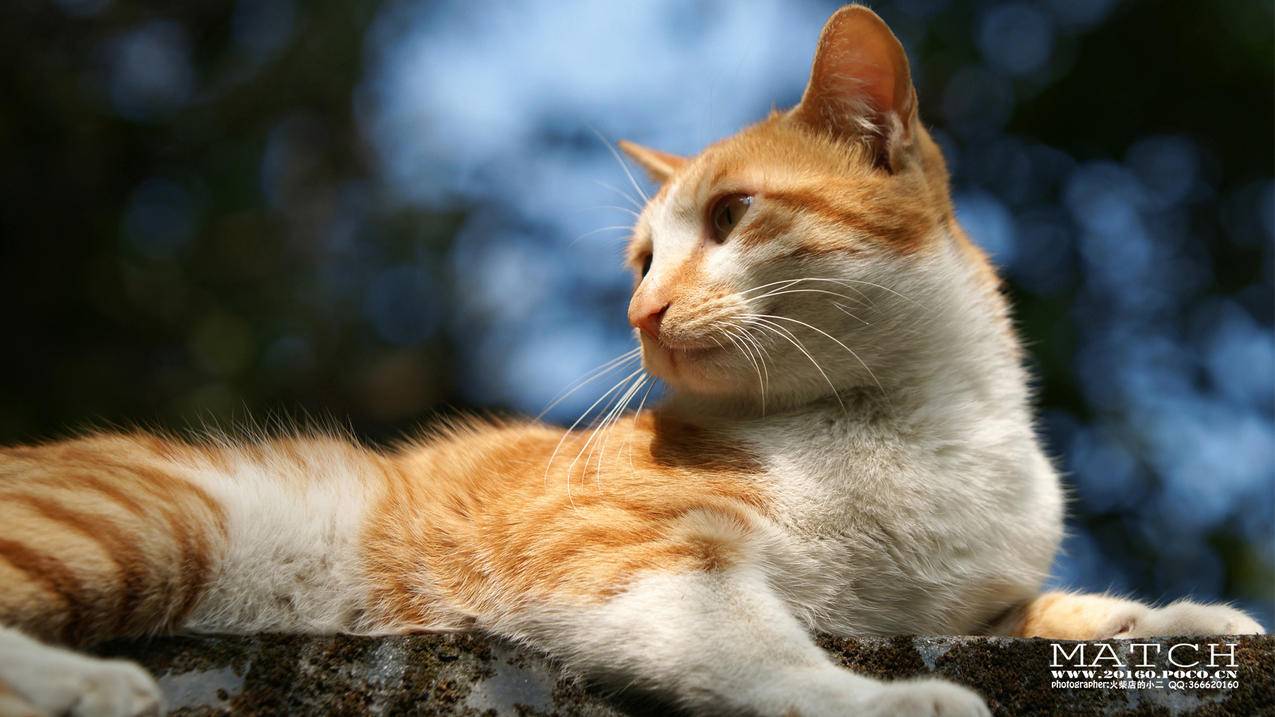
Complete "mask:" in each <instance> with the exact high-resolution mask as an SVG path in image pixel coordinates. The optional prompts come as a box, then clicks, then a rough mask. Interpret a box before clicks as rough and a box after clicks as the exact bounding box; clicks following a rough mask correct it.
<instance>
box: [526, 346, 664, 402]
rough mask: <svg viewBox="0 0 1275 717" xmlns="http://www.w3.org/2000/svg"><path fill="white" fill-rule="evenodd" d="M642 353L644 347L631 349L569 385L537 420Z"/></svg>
mask: <svg viewBox="0 0 1275 717" xmlns="http://www.w3.org/2000/svg"><path fill="white" fill-rule="evenodd" d="M641 353H642V347H640V346H639V347H635V348H632V349H629V350H628V351H625V352H624V353H622V354H620V355H619V356H616V357H615V358H613V359H611V360H609V361H607V362H606V363H604V364H602V365H601V366H598V367H597V368H595V369H593V370H591V371H589V372H588V373H586V374H585V375H584V376H582V377H580V378H578V379H576V380H575V381H574V382H573V383H571V384H570V385H568V386H567V388H565V389H563V392H562V393H559V394H558V395H557V396H555V397H554V398H553V400H552V402H551V403H550V404H549V405H547V406H545V407H544V410H542V411H540V413H538V414H536V418H537V419H541V418H544V417H545V414H547V413H549V412H550V411H552V410H553V409H554V408H556V407H557V406H558V404H560V403H562V402H563V401H565V400H567V399H568V398H570V397H571V396H572V394H574V393H575V392H576V391H579V390H580V389H582V388H584V387H585V386H587V385H589V384H591V383H593V382H594V381H596V380H598V379H599V378H602V377H603V376H605V375H606V374H608V373H610V372H611V371H614V370H616V369H617V368H619V367H621V366H624V365H625V364H628V363H632V362H633V361H635V360H637V359H639V358H640V357H641Z"/></svg>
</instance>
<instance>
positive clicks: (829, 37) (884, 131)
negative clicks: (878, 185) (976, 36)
mask: <svg viewBox="0 0 1275 717" xmlns="http://www.w3.org/2000/svg"><path fill="white" fill-rule="evenodd" d="M791 115H792V116H793V117H794V118H795V119H797V120H798V121H801V122H804V123H806V124H809V125H812V126H815V127H818V128H820V129H822V130H827V131H830V132H832V133H833V134H836V135H838V136H843V137H854V138H859V139H863V140H866V141H868V142H871V143H872V145H873V147H874V149H875V150H876V151H877V159H878V161H879V162H881V163H883V164H884V165H885V166H886V167H887V168H891V169H897V168H898V161H899V160H900V159H901V158H900V157H898V156H896V155H897V153H898V152H900V151H901V150H903V149H904V148H906V147H907V146H908V145H909V144H910V143H911V140H912V136H913V134H914V125H915V123H916V90H915V89H913V88H912V73H911V71H910V70H909V69H908V58H907V54H906V53H904V52H903V45H901V44H900V43H899V39H898V38H897V37H895V36H894V33H893V32H891V31H890V28H889V27H888V26H887V25H886V24H885V21H884V20H882V19H881V18H880V17H879V16H878V15H877V14H876V13H874V12H872V11H871V10H869V9H867V8H866V7H863V6H860V5H850V6H847V7H843V8H841V9H840V10H838V11H837V12H836V13H835V14H834V15H833V16H832V17H831V18H830V19H829V20H828V23H827V24H826V25H824V27H823V32H822V33H821V34H820V35H819V46H818V48H817V49H816V50H815V62H814V66H813V67H812V68H811V70H810V81H809V83H807V84H806V91H805V93H804V94H802V96H801V104H799V105H797V106H796V107H795V108H793V110H792V112H791Z"/></svg>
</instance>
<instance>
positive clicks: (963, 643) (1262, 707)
mask: <svg viewBox="0 0 1275 717" xmlns="http://www.w3.org/2000/svg"><path fill="white" fill-rule="evenodd" d="M1135 642H1136V643H1158V644H1159V645H1161V646H1162V648H1161V649H1160V650H1159V653H1160V654H1159V656H1158V657H1155V652H1156V650H1155V648H1138V649H1139V650H1141V651H1145V652H1148V653H1150V654H1151V655H1152V659H1153V661H1155V662H1156V666H1155V667H1153V668H1150V670H1151V671H1153V672H1155V673H1157V674H1158V673H1159V672H1160V671H1161V670H1165V669H1174V668H1173V667H1172V666H1171V665H1169V663H1168V662H1167V650H1168V648H1169V647H1170V646H1172V645H1174V644H1178V643H1189V644H1191V645H1201V648H1200V652H1199V653H1198V654H1199V657H1200V658H1201V659H1203V660H1204V661H1205V662H1207V657H1208V650H1209V648H1208V646H1207V645H1208V643H1210V642H1212V643H1228V642H1234V643H1237V647H1236V649H1235V656H1236V662H1237V663H1238V664H1237V666H1236V667H1234V668H1225V669H1234V670H1235V672H1236V674H1235V677H1234V683H1235V686H1234V687H1229V688H1228V687H1224V688H1198V687H1192V685H1191V684H1190V682H1189V680H1187V679H1183V680H1182V682H1183V683H1184V684H1183V685H1182V687H1184V688H1185V689H1169V688H1168V686H1167V685H1166V686H1164V687H1159V688H1151V689H1121V688H1105V689H1104V688H1089V689H1066V688H1058V687H1054V686H1052V685H1051V682H1052V681H1053V679H1054V677H1053V675H1052V674H1051V668H1050V662H1051V660H1053V659H1054V654H1053V650H1054V648H1053V646H1052V645H1053V643H1051V642H1050V641H1047V640H1016V639H1008V638H971V637H925V638H920V637H917V638H913V637H895V638H873V639H859V640H844V639H835V638H822V639H821V640H820V644H821V645H822V646H823V647H824V648H825V649H827V650H828V651H829V652H830V653H831V654H832V655H833V656H834V657H835V659H837V660H839V661H840V662H841V663H842V664H844V665H846V666H847V667H850V668H853V669H855V670H857V671H859V672H862V673H865V674H868V675H873V676H876V677H881V678H887V679H900V678H908V677H915V676H920V675H942V676H944V677H947V678H949V679H951V680H954V681H956V682H960V683H963V684H966V685H969V686H971V687H973V688H974V689H976V690H978V691H979V692H980V693H982V694H983V695H984V696H985V697H986V698H987V700H988V704H989V705H990V706H991V708H992V711H993V712H994V713H995V714H997V715H1035V714H1041V715H1054V714H1076V715H1091V714H1092V715H1187V714H1189V715H1201V716H1210V717H1211V716H1215V715H1275V637H1271V636H1250V637H1235V638H1222V637H1218V638H1209V639H1207V640H1203V639H1201V638H1182V639H1176V640H1175V639H1166V638H1158V639H1154V640H1137V641H1128V640H1111V641H1107V642H1106V643H1105V644H1108V645H1110V646H1111V647H1112V649H1113V650H1114V653H1112V654H1116V655H1119V656H1120V657H1121V658H1122V659H1124V660H1125V661H1127V662H1136V661H1137V660H1136V659H1134V658H1132V656H1133V655H1134V654H1137V655H1139V656H1140V655H1141V654H1142V652H1139V653H1132V652H1131V649H1132V648H1131V643H1135ZM1061 644H1063V645H1064V647H1065V648H1066V649H1072V648H1074V646H1075V645H1076V644H1079V643H1061ZM1099 644H1102V643H1088V644H1087V645H1086V649H1087V650H1088V653H1087V658H1086V659H1087V660H1088V661H1092V659H1093V657H1094V656H1095V655H1097V654H1099V653H1097V652H1096V650H1098V649H1100V648H1098V647H1097V646H1098V645H1099ZM99 652H100V653H101V654H104V655H112V656H121V657H128V658H131V659H134V660H137V661H139V662H141V663H142V664H143V665H145V666H146V667H147V668H149V669H150V670H151V671H152V673H154V674H155V675H156V676H157V677H158V678H159V682H160V685H161V687H162V688H163V690H164V693H165V695H166V698H167V700H168V704H169V707H170V709H171V710H172V711H173V712H172V713H173V714H179V715H210V714H229V713H233V714H237V715H238V714H286V715H306V714H315V715H318V714H322V715H355V714H387V715H399V714H413V715H588V716H594V715H596V716H599V717H600V716H605V715H624V714H635V713H661V714H664V713H667V710H666V709H661V708H659V707H655V708H652V707H650V706H649V705H648V706H646V707H641V706H636V703H627V704H621V703H619V702H615V701H613V700H611V699H608V698H607V697H606V696H605V695H604V694H603V693H602V692H594V691H590V690H588V689H586V688H584V687H582V686H581V685H580V683H579V682H578V681H576V680H573V679H571V678H570V677H568V676H564V675H563V674H562V673H561V671H560V670H559V669H558V668H557V667H556V666H555V665H554V664H553V662H552V661H550V660H547V659H545V658H544V657H543V656H541V655H539V654H537V653H535V652H532V651H529V650H527V649H525V648H521V647H517V646H513V645H510V644H508V643H505V642H502V641H499V640H494V639H491V638H485V637H482V636H479V635H471V634H443V635H418V636H411V637H377V638H373V637H352V636H325V637H314V636H282V635H264V636H257V637H166V638H157V639H153V640H148V641H134V642H116V643H111V644H108V645H105V646H103V647H102V648H101V649H100V650H99ZM1177 657H1178V662H1179V663H1189V662H1190V661H1192V660H1193V659H1194V658H1195V652H1194V648H1181V649H1179V650H1178V652H1177ZM1220 662H1223V663H1224V662H1226V660H1221V661H1220ZM1075 669H1079V668H1075ZM1097 669H1098V670H1099V671H1101V670H1103V669H1110V660H1108V661H1107V662H1106V663H1105V664H1104V665H1103V667H1100V668H1097ZM1131 669H1135V670H1137V669H1138V668H1137V667H1134V668H1131ZM1220 669H1221V668H1220ZM1221 676H1222V677H1227V676H1226V675H1225V673H1221Z"/></svg>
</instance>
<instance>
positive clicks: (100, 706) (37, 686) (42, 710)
mask: <svg viewBox="0 0 1275 717" xmlns="http://www.w3.org/2000/svg"><path fill="white" fill-rule="evenodd" d="M0 685H3V686H4V687H5V688H7V689H8V691H10V692H12V693H13V694H14V695H16V696H17V697H18V698H20V702H19V701H18V700H15V701H14V704H15V705H17V704H27V705H30V706H32V707H34V708H35V710H36V712H35V713H36V714H47V715H73V716H74V717H142V716H149V715H160V714H163V712H164V701H163V697H162V695H161V694H160V691H159V685H157V684H156V683H155V680H154V678H152V677H151V676H150V674H148V673H147V672H146V670H143V669H142V668H141V667H139V666H138V665H135V664H133V663H131V662H127V661H125V660H104V659H101V658H97V657H90V656H88V655H81V654H78V653H75V652H71V651H70V650H64V649H61V648H57V647H50V646H49V645H45V644H43V643H40V642H36V641H35V640H32V639H31V638H29V637H26V636H25V635H21V634H18V633H16V632H14V631H10V630H2V631H0Z"/></svg>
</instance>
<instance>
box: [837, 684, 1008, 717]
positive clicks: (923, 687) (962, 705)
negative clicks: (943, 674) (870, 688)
mask: <svg viewBox="0 0 1275 717" xmlns="http://www.w3.org/2000/svg"><path fill="white" fill-rule="evenodd" d="M860 714H863V715H872V716H873V717H877V716H878V715H879V716H880V717H886V715H917V717H990V716H991V714H992V712H991V710H989V709H988V708H987V704H986V703H985V702H983V698H982V697H980V696H979V695H978V693H977V692H975V691H973V690H971V689H969V688H968V687H962V686H960V685H957V684H954V683H951V682H945V681H943V680H931V679H924V680H904V681H900V682H887V683H884V684H882V685H881V686H880V688H879V691H878V692H877V693H875V694H873V695H872V696H871V697H870V698H868V700H867V702H866V704H864V706H863V711H862V712H860Z"/></svg>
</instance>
